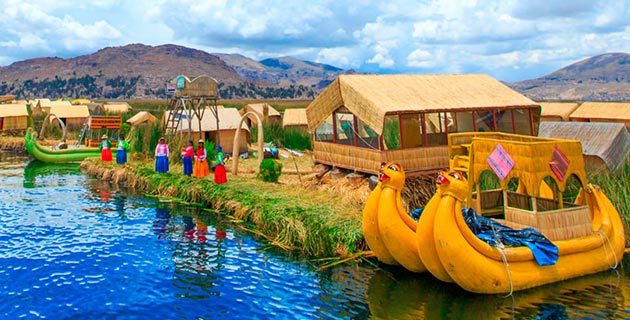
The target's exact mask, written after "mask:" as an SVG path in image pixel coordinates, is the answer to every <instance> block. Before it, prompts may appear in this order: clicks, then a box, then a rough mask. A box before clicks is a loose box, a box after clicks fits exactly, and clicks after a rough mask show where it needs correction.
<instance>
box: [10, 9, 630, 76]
mask: <svg viewBox="0 0 630 320" xmlns="http://www.w3.org/2000/svg"><path fill="white" fill-rule="evenodd" d="M0 10H1V11H2V17H3V18H2V24H3V29H4V30H3V31H4V32H2V33H0V66H6V65H9V64H11V63H13V62H16V61H21V60H25V59H30V58H39V57H52V56H56V57H62V58H72V57H76V56H79V55H84V54H90V53H93V52H95V51H97V50H99V49H102V48H104V47H111V46H123V45H126V44H130V43H143V44H146V45H161V44H177V45H182V46H186V47H191V48H196V49H200V50H204V51H207V52H210V53H213V52H219V53H240V54H242V55H245V56H247V57H250V58H253V59H255V60H261V59H264V58H269V57H279V56H286V55H290V56H294V57H297V58H300V59H304V60H310V61H316V62H322V63H327V64H331V65H334V66H337V67H340V68H345V69H350V68H353V69H355V70H358V71H362V72H375V73H423V74H426V73H440V74H442V73H487V74H489V75H491V76H493V77H495V78H497V79H499V80H503V81H519V80H525V79H531V78H536V77H540V76H543V75H545V74H548V73H550V72H552V71H554V70H556V69H559V68H561V67H564V66H566V65H568V64H571V63H574V62H577V61H579V60H582V59H584V58H588V57H591V56H595V55H598V54H602V53H607V52H626V53H630V0H572V1H566V0H527V1H523V0H501V1H499V0H497V1H481V0H478V1H475V0H436V1H429V0H416V1H412V0H393V1H382V0H379V1H372V0H321V1H317V0H315V1H303V0H281V1H278V0H265V1H262V0H247V1H245V0H86V1H79V0H0Z"/></svg>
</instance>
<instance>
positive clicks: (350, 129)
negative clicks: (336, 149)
mask: <svg viewBox="0 0 630 320" xmlns="http://www.w3.org/2000/svg"><path fill="white" fill-rule="evenodd" d="M335 126H336V128H335V129H336V130H335V134H336V135H337V139H336V140H335V141H336V142H337V143H339V144H347V145H351V146H353V145H354V136H355V131H356V130H355V128H354V115H353V114H352V113H345V112H335Z"/></svg>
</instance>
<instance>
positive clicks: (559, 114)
mask: <svg viewBox="0 0 630 320" xmlns="http://www.w3.org/2000/svg"><path fill="white" fill-rule="evenodd" d="M579 105H580V104H579V103H577V102H540V109H541V111H540V121H569V120H570V119H569V116H570V115H571V113H573V111H575V109H577V107H578V106H579Z"/></svg>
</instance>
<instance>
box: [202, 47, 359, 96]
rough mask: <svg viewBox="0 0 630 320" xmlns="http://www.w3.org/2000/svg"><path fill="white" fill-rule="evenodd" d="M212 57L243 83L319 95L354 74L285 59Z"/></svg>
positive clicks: (291, 58) (235, 55)
mask: <svg viewBox="0 0 630 320" xmlns="http://www.w3.org/2000/svg"><path fill="white" fill-rule="evenodd" d="M214 55H216V56H218V57H220V58H221V59H222V60H223V61H225V62H226V63H227V64H228V65H229V66H230V67H232V68H234V70H236V71H237V72H238V74H239V75H241V77H243V78H245V79H250V80H260V81H265V82H269V83H272V84H276V85H279V86H283V87H286V86H290V85H303V86H307V87H310V88H314V89H316V90H317V91H320V90H322V89H324V88H325V87H326V86H328V84H329V83H330V82H332V81H333V80H335V78H337V76H338V75H340V74H350V73H355V71H354V70H343V69H340V68H337V67H334V66H331V65H327V64H323V63H317V62H311V61H304V60H300V59H296V58H293V57H288V56H285V57H279V58H269V59H264V60H261V61H256V60H253V59H250V58H248V57H245V56H243V55H240V54H225V53H214Z"/></svg>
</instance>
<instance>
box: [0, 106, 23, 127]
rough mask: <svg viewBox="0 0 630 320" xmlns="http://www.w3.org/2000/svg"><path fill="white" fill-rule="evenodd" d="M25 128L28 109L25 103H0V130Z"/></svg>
mask: <svg viewBox="0 0 630 320" xmlns="http://www.w3.org/2000/svg"><path fill="white" fill-rule="evenodd" d="M26 128H28V109H27V105H26V104H23V103H3V104H0V130H2V131H5V130H24V129H26Z"/></svg>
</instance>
